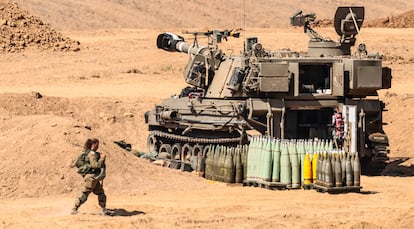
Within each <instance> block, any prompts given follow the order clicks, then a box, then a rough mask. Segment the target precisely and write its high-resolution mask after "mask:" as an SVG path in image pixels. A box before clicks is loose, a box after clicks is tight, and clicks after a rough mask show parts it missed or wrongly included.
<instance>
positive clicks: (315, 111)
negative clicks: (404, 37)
mask: <svg viewBox="0 0 414 229" xmlns="http://www.w3.org/2000/svg"><path fill="white" fill-rule="evenodd" d="M314 19H315V16H314V14H305V15H304V14H302V12H298V13H296V14H294V15H293V16H292V17H291V24H292V25H293V26H303V27H304V31H305V33H307V34H308V35H309V37H310V40H309V49H308V52H307V53H306V54H300V53H298V52H294V51H290V50H288V49H286V50H282V51H272V50H267V49H265V48H264V47H263V46H262V44H260V43H259V42H258V39H257V38H256V37H248V38H247V39H246V42H245V45H244V47H243V52H242V53H241V54H240V55H229V56H228V55H226V54H224V53H223V52H222V50H220V49H219V48H218V44H219V43H220V42H221V40H222V39H227V37H238V33H235V32H234V31H227V30H226V31H217V30H213V31H207V32H194V33H193V34H194V35H195V40H194V42H193V43H187V42H185V41H184V38H183V37H181V36H178V35H175V34H171V33H163V34H160V35H159V36H158V38H157V47H158V48H160V49H163V50H166V51H177V52H183V53H188V55H189V57H190V58H189V61H188V63H187V66H186V68H185V70H184V78H185V81H186V82H187V83H188V84H189V85H190V86H188V87H186V88H184V89H183V90H182V91H181V93H180V94H179V95H178V96H173V97H171V98H168V99H166V100H164V101H163V102H162V103H161V104H158V105H157V106H156V107H155V109H154V110H152V111H148V112H147V113H146V114H145V120H146V123H148V126H149V131H150V135H149V137H148V148H149V150H150V151H153V150H160V151H163V152H168V153H170V154H172V157H173V158H176V159H179V160H182V161H185V160H186V159H187V158H189V157H188V155H190V154H191V153H193V154H194V151H196V152H201V151H202V149H203V147H205V146H208V145H209V144H222V145H238V144H244V143H247V142H248V141H249V139H250V138H249V136H251V134H260V135H267V136H271V137H275V138H281V139H315V138H318V139H333V138H334V139H335V140H338V145H337V147H342V148H345V150H347V151H349V152H358V153H359V155H360V157H361V162H362V169H363V171H364V172H379V171H381V170H382V169H383V168H384V166H385V161H386V160H387V153H388V150H387V146H388V138H387V136H386V135H385V133H384V131H383V128H382V125H383V123H382V112H383V110H384V103H383V102H381V101H380V100H379V99H378V98H377V90H379V89H387V88H390V87H391V70H390V69H389V68H387V67H382V59H381V55H379V54H377V53H369V52H368V51H367V50H366V46H365V44H363V43H361V44H359V45H358V47H357V49H356V52H355V53H354V54H351V47H352V46H354V44H355V42H356V35H357V34H358V33H359V31H360V29H361V27H362V23H363V19H364V8H363V7H339V8H338V10H337V12H336V15H335V21H334V26H335V30H336V32H337V33H338V35H339V36H340V38H339V40H338V41H333V40H330V39H326V38H324V37H323V36H321V35H319V34H318V33H317V32H316V31H314V30H313V29H312V28H311V27H310V25H311V24H312V22H313V20H314ZM201 35H202V36H207V37H208V38H209V42H208V44H207V45H206V46H202V47H201V46H199V44H198V40H197V36H201ZM368 96H369V98H368ZM336 112H340V113H341V115H342V119H343V125H342V126H340V127H338V126H335V125H336V124H335V123H334V122H333V117H336V116H335V114H336ZM333 131H334V132H335V131H336V133H335V134H332V132H333ZM338 131H339V132H338Z"/></svg>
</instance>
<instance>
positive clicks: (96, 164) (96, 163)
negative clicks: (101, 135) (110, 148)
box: [88, 151, 105, 169]
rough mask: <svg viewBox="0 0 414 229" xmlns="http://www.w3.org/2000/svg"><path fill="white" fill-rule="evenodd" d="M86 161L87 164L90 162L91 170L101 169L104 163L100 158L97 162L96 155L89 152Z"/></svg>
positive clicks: (103, 159)
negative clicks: (87, 160) (87, 161)
mask: <svg viewBox="0 0 414 229" xmlns="http://www.w3.org/2000/svg"><path fill="white" fill-rule="evenodd" d="M88 159H89V162H90V164H91V167H92V168H93V169H99V168H102V165H103V164H104V162H105V158H100V159H99V160H97V159H96V153H95V152H93V151H90V152H89V153H88Z"/></svg>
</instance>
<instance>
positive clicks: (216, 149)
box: [204, 145, 249, 183]
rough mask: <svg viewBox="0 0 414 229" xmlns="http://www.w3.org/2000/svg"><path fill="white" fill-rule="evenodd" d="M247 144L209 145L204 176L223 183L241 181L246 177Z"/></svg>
mask: <svg viewBox="0 0 414 229" xmlns="http://www.w3.org/2000/svg"><path fill="white" fill-rule="evenodd" d="M248 149H249V146H248V145H239V146H237V147H232V146H222V145H210V146H209V151H208V152H207V155H206V161H205V165H206V166H205V171H204V177H205V178H206V179H208V180H215V181H221V182H225V183H242V182H243V180H244V179H245V177H246V171H247V170H246V167H247V151H248Z"/></svg>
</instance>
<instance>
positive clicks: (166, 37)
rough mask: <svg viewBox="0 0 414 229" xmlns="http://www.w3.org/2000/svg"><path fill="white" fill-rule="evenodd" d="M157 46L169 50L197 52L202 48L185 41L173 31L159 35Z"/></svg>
mask: <svg viewBox="0 0 414 229" xmlns="http://www.w3.org/2000/svg"><path fill="white" fill-rule="evenodd" d="M157 48H159V49H164V50H166V51H169V52H184V53H191V54H197V53H199V52H200V48H198V47H194V45H192V44H188V43H186V42H185V41H184V38H183V37H181V36H178V35H176V34H173V33H162V34H160V35H158V37H157Z"/></svg>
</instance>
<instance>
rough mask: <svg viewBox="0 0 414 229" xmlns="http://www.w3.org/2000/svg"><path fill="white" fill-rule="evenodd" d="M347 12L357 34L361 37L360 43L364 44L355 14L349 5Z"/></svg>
mask: <svg viewBox="0 0 414 229" xmlns="http://www.w3.org/2000/svg"><path fill="white" fill-rule="evenodd" d="M349 12H350V13H351V16H352V21H354V25H355V29H356V31H357V33H358V34H359V36H360V37H361V43H362V44H365V42H364V39H362V35H361V32H360V30H359V26H358V24H357V21H356V19H355V14H354V12H352V8H351V7H349Z"/></svg>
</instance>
